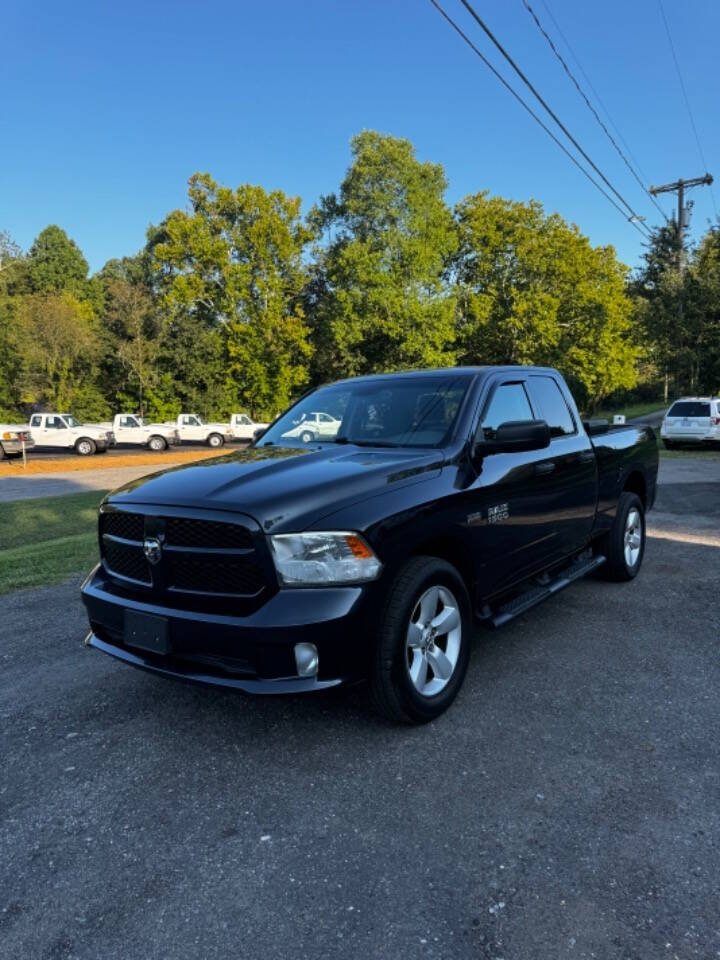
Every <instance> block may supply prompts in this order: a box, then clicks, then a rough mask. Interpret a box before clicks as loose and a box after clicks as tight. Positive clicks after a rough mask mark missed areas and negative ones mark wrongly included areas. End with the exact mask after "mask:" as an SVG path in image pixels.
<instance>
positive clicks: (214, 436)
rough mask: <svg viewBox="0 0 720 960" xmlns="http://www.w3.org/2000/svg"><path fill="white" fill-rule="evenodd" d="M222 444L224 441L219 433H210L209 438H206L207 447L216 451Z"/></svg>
mask: <svg viewBox="0 0 720 960" xmlns="http://www.w3.org/2000/svg"><path fill="white" fill-rule="evenodd" d="M223 443H225V441H224V440H223V438H222V437H221V436H220V434H219V433H211V434H210V436H209V437H208V438H207V445H208V446H209V447H213V448H214V449H216V450H217V449H218V448H219V447H221V446H222V445H223Z"/></svg>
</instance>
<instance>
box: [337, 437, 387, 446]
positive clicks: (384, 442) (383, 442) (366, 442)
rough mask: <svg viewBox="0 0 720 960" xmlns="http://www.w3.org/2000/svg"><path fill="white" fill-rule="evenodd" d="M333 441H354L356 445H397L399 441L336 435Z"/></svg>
mask: <svg viewBox="0 0 720 960" xmlns="http://www.w3.org/2000/svg"><path fill="white" fill-rule="evenodd" d="M332 442H333V443H352V444H353V445H354V446H356V447H397V446H398V444H397V443H389V442H388V441H387V440H352V439H351V438H350V437H335V439H334V440H333V441H332Z"/></svg>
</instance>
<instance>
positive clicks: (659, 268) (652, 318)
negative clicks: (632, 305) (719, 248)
mask: <svg viewBox="0 0 720 960" xmlns="http://www.w3.org/2000/svg"><path fill="white" fill-rule="evenodd" d="M689 256H690V251H689V250H688V248H687V245H686V244H685V243H684V241H682V240H681V239H680V238H678V234H677V228H676V225H675V223H674V222H670V223H668V224H665V225H663V226H662V227H659V228H658V229H656V230H654V231H653V233H652V236H651V239H650V241H649V242H648V243H647V244H646V248H645V253H644V254H643V258H642V259H643V263H642V265H641V267H640V268H639V269H638V270H637V271H636V273H635V276H634V277H633V278H632V281H631V283H630V287H629V289H630V292H631V294H632V295H633V296H634V298H635V302H636V308H637V318H638V324H639V326H640V329H641V330H642V334H643V336H642V340H643V353H644V357H645V359H646V360H647V361H648V362H649V364H650V366H651V369H654V370H655V371H656V373H657V376H658V377H659V378H660V379H661V380H662V382H663V392H664V397H665V401H667V400H668V398H669V394H670V388H671V385H672V389H673V392H674V393H675V394H676V395H678V394H680V393H682V392H683V391H684V390H685V389H693V384H694V381H695V380H696V377H697V368H698V362H699V356H698V352H697V349H698V342H699V341H698V337H699V329H698V328H699V326H700V325H701V323H702V321H701V317H700V314H699V301H698V295H699V291H698V289H697V284H696V283H695V280H696V276H695V275H694V274H693V273H692V272H691V271H688V269H687V268H686V263H687V260H688V259H689Z"/></svg>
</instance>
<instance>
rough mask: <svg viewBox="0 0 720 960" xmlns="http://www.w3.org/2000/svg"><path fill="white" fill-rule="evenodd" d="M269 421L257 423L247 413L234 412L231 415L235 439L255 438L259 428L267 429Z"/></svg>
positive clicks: (231, 426)
mask: <svg viewBox="0 0 720 960" xmlns="http://www.w3.org/2000/svg"><path fill="white" fill-rule="evenodd" d="M267 428H268V424H267V423H257V422H256V421H255V420H253V419H252V417H249V416H248V415H247V414H246V413H234V414H233V415H232V416H231V417H230V430H231V432H232V438H233V440H254V439H255V434H256V433H257V432H258V430H267Z"/></svg>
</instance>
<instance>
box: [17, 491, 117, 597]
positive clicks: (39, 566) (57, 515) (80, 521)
mask: <svg viewBox="0 0 720 960" xmlns="http://www.w3.org/2000/svg"><path fill="white" fill-rule="evenodd" d="M104 495H105V491H101V490H93V491H92V492H90V493H72V494H68V495H67V496H63V497H42V498H38V499H37V500H18V501H15V502H13V503H1V504H0V593H8V592H9V591H10V590H17V589H18V588H19V587H34V586H37V585H38V584H45V583H54V582H55V581H57V580H63V579H64V578H65V577H69V576H72V574H79V573H83V572H85V571H89V570H90V568H91V567H92V566H93V564H95V563H96V562H97V559H98V548H97V508H98V506H99V504H100V501H101V500H102V498H103V497H104Z"/></svg>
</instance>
